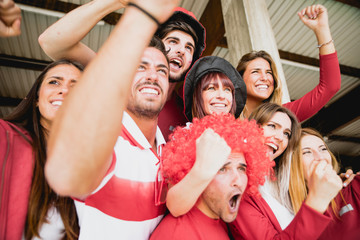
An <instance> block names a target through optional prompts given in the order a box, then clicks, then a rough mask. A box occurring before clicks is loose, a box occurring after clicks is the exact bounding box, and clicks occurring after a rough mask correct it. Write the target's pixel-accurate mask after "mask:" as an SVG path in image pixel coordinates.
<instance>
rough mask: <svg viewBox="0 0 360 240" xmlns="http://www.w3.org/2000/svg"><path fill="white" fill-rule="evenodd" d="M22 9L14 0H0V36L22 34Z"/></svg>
mask: <svg viewBox="0 0 360 240" xmlns="http://www.w3.org/2000/svg"><path fill="white" fill-rule="evenodd" d="M20 23H21V9H20V8H19V7H18V6H17V5H16V4H15V3H14V2H13V1H12V0H0V37H12V36H18V35H20V34H21V30H20Z"/></svg>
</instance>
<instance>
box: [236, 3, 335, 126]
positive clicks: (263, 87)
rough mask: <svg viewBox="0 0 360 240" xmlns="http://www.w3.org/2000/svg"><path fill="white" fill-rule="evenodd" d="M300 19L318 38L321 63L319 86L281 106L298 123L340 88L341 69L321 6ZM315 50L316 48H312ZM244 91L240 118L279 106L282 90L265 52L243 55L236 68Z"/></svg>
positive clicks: (323, 8) (316, 109)
mask: <svg viewBox="0 0 360 240" xmlns="http://www.w3.org/2000/svg"><path fill="white" fill-rule="evenodd" d="M298 16H299V18H300V20H301V21H302V22H303V23H304V25H305V26H307V27H308V28H310V29H311V30H312V31H313V32H314V34H315V36H316V39H317V42H318V45H317V48H318V49H319V61H320V78H319V84H318V85H317V86H316V87H315V88H314V89H313V90H311V91H310V92H308V93H306V94H305V95H304V96H303V97H301V98H299V99H297V100H295V101H292V102H288V103H285V104H284V107H286V108H288V109H290V110H291V111H292V112H294V113H295V115H296V117H297V118H298V120H299V121H300V122H302V121H304V120H306V119H308V118H310V117H311V116H313V115H314V114H315V113H317V112H318V111H319V110H320V109H321V108H322V107H323V106H324V105H325V104H326V103H327V102H328V101H329V100H330V99H331V98H332V97H333V96H334V95H335V93H336V92H337V91H339V89H340V85H341V76H340V66H339V61H338V58H337V53H336V49H335V45H334V41H333V39H332V36H331V32H330V27H329V23H328V13H327V10H326V8H325V7H324V6H322V5H320V4H317V5H312V6H308V7H306V8H304V9H302V10H301V11H299V12H298ZM314 48H316V46H314ZM237 70H238V71H239V73H240V74H241V76H242V77H243V79H244V81H245V83H246V88H247V100H246V105H245V107H244V110H243V112H242V113H241V116H240V118H242V119H243V118H248V117H249V116H250V114H251V113H252V111H254V109H256V107H258V106H259V105H260V104H262V103H264V102H271V103H277V104H280V105H281V104H282V98H283V93H282V92H283V90H282V86H281V82H280V79H279V78H278V73H277V69H276V65H275V62H274V61H273V59H272V58H271V56H270V54H268V53H267V52H266V51H253V52H250V53H247V54H245V55H244V56H243V57H242V58H241V60H240V63H239V66H238V67H237Z"/></svg>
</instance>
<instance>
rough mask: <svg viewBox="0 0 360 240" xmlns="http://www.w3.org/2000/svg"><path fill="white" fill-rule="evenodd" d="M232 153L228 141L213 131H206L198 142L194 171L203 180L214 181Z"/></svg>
mask: <svg viewBox="0 0 360 240" xmlns="http://www.w3.org/2000/svg"><path fill="white" fill-rule="evenodd" d="M230 152H231V148H230V147H229V146H228V145H227V143H226V141H225V140H224V139H223V138H222V137H220V135H219V134H217V133H215V132H214V130H212V129H210V128H209V129H206V130H205V131H204V132H203V133H202V134H201V136H200V137H199V138H198V139H197V140H196V161H195V163H194V166H193V169H194V171H196V175H197V176H198V177H199V178H201V179H210V178H211V179H212V178H213V177H214V176H215V175H216V173H217V172H218V171H219V169H220V168H222V166H223V165H224V163H225V161H226V160H227V159H228V157H229V155H230Z"/></svg>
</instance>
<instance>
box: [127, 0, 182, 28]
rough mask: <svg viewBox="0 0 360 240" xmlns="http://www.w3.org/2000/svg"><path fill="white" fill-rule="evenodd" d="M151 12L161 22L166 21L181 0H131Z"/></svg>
mask: <svg viewBox="0 0 360 240" xmlns="http://www.w3.org/2000/svg"><path fill="white" fill-rule="evenodd" d="M129 2H134V3H135V4H137V5H139V6H140V7H141V8H143V9H144V10H146V11H147V12H149V13H150V14H151V15H152V16H153V17H155V18H156V19H157V20H158V21H159V22H160V23H163V22H165V21H166V20H167V19H168V18H169V17H170V16H171V15H172V14H173V10H174V8H175V7H177V6H178V5H179V0H130V1H129Z"/></svg>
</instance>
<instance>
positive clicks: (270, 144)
mask: <svg viewBox="0 0 360 240" xmlns="http://www.w3.org/2000/svg"><path fill="white" fill-rule="evenodd" d="M267 145H268V146H269V147H271V148H273V149H274V150H275V151H277V150H278V146H276V145H275V144H273V143H268V144H267Z"/></svg>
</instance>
